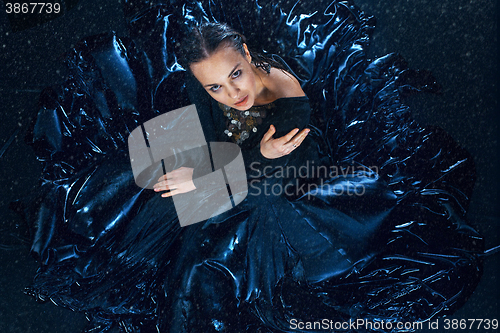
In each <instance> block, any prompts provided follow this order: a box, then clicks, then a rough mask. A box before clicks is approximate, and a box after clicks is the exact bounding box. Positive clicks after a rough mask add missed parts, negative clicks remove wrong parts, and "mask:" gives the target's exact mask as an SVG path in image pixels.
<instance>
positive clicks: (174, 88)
mask: <svg viewBox="0 0 500 333" xmlns="http://www.w3.org/2000/svg"><path fill="white" fill-rule="evenodd" d="M233 5H234V4H233ZM230 6H231V3H230V2H229V1H227V2H210V3H207V4H204V3H196V2H184V3H182V4H161V3H157V4H156V3H155V5H151V4H149V3H148V4H147V5H146V6H144V7H142V5H137V4H136V3H134V4H132V3H126V4H125V14H126V15H127V16H128V17H129V19H130V29H131V37H132V39H127V38H119V37H117V36H115V35H114V34H104V35H100V36H93V37H89V38H87V39H86V40H84V41H82V42H81V43H80V44H78V45H77V46H76V47H75V48H74V49H73V50H72V52H70V53H69V56H68V61H69V63H70V66H71V68H72V69H73V74H72V75H71V76H70V78H69V79H68V80H67V81H66V82H64V83H63V84H62V85H60V86H55V87H53V88H48V89H47V90H45V91H44V93H43V94H42V96H41V98H40V110H39V113H38V116H37V118H36V120H35V121H34V123H33V127H32V130H31V131H30V134H29V135H28V139H29V140H30V142H31V143H32V145H33V146H34V148H35V150H36V151H37V154H38V156H39V158H40V159H41V160H42V161H44V178H43V179H42V183H41V186H40V190H39V191H38V193H35V194H34V195H33V197H32V199H31V201H30V202H29V203H27V205H26V209H25V212H26V216H27V218H28V219H29V220H30V221H31V222H32V224H33V230H34V233H33V236H34V238H33V247H32V251H33V254H34V255H35V256H36V257H37V258H38V260H40V263H41V265H40V269H39V272H38V274H37V276H36V277H35V280H34V283H33V285H32V286H31V287H30V288H29V292H30V293H31V294H33V295H34V296H36V297H38V298H39V299H44V300H47V299H50V300H52V301H53V302H54V303H56V304H58V305H61V306H65V307H68V308H71V309H73V310H77V311H85V312H86V313H87V314H88V315H89V317H90V318H91V326H89V331H92V332H100V331H102V332H105V331H106V330H108V329H111V328H112V327H118V326H120V327H121V328H122V329H123V330H124V331H127V332H150V331H153V330H154V331H159V332H210V331H215V332H259V330H260V331H261V332H266V331H270V332H287V331H300V330H297V329H295V328H296V327H294V323H297V322H298V321H300V322H315V321H316V322H319V321H321V320H322V319H325V318H326V319H328V320H331V321H332V322H333V323H342V322H348V321H349V320H355V319H358V318H361V319H364V320H366V322H371V323H376V322H379V321H384V322H385V323H395V322H398V321H408V322H409V321H413V322H415V321H420V320H427V319H429V318H433V317H435V316H438V315H443V314H446V313H450V312H452V311H454V310H455V309H456V308H457V307H459V306H460V305H461V304H463V302H465V300H466V299H467V297H468V296H469V295H470V294H471V293H472V291H473V290H474V288H475V286H476V285H477V283H478V280H479V278H480V276H481V261H480V256H479V255H478V254H479V253H482V251H483V241H482V237H481V236H480V235H478V234H477V233H476V232H475V231H474V230H473V229H472V228H471V227H469V226H468V225H467V223H466V221H465V218H464V216H465V212H466V209H467V205H468V200H469V197H470V193H471V190H472V186H473V181H474V167H473V162H472V160H471V158H470V156H469V154H468V153H467V152H466V151H464V150H463V149H461V148H460V147H459V146H458V145H457V144H456V143H455V142H454V141H453V140H452V139H451V138H450V137H449V136H448V135H447V134H446V133H444V132H443V131H442V130H440V129H438V128H422V127H420V126H419V125H418V124H416V123H415V122H414V121H413V120H412V119H411V115H410V113H409V110H408V108H407V107H406V106H405V105H404V104H403V102H402V100H401V99H402V96H403V95H404V93H406V92H413V91H418V90H425V89H431V88H432V87H434V82H433V81H432V78H431V77H429V76H428V75H426V73H422V72H418V71H411V70H408V69H407V68H406V65H405V64H404V62H403V61H402V59H401V58H400V57H399V56H398V55H395V54H391V55H388V56H385V57H382V58H379V59H376V60H375V61H368V60H367V59H366V57H365V55H364V51H363V49H364V47H365V46H366V43H367V42H368V38H369V35H370V32H371V30H372V29H373V20H372V18H370V17H367V16H366V15H364V14H363V13H362V12H360V11H359V10H358V9H357V8H356V7H354V5H352V4H351V3H350V2H345V1H343V2H333V3H332V4H330V5H329V6H328V8H326V9H325V10H324V11H323V13H322V14H316V15H310V16H307V15H305V16H300V19H298V18H297V17H296V16H295V15H294V14H293V13H296V12H297V10H302V11H303V12H304V13H306V12H310V11H309V10H308V9H307V8H297V7H295V8H294V9H293V10H294V11H292V10H291V9H289V11H288V14H285V13H286V12H287V11H286V10H287V9H286V8H281V10H280V8H278V7H276V6H271V5H270V4H265V5H262V6H261V5H259V4H257V3H254V4H250V3H245V4H240V6H243V7H245V6H250V7H252V8H251V9H252V11H250V12H249V13H251V15H250V16H251V17H249V18H248V20H247V21H250V22H252V23H253V24H254V25H253V27H254V28H255V29H261V28H263V27H266V26H273V27H274V28H275V29H274V30H272V29H271V30H269V31H272V33H271V35H272V36H271V37H273V38H274V39H272V40H275V41H277V43H276V45H275V47H276V46H277V49H272V47H273V46H272V45H270V48H269V50H270V51H272V52H274V53H280V55H281V56H283V58H284V59H285V60H284V61H286V63H287V64H289V65H290V67H291V70H293V71H295V72H296V74H297V75H298V77H299V79H301V82H302V86H303V89H304V91H305V92H306V94H307V96H308V97H292V98H282V99H278V100H276V101H274V102H273V103H271V104H269V105H264V106H260V107H256V108H252V109H250V110H248V114H243V115H241V114H237V113H236V112H235V111H234V110H229V109H227V108H225V107H224V106H222V105H218V104H217V103H215V102H214V101H212V100H210V98H209V97H208V95H206V93H202V92H200V91H199V87H197V86H196V83H195V82H193V81H192V78H187V80H185V79H184V76H183V75H184V74H183V71H182V68H180V67H179V66H178V65H176V59H175V53H174V52H172V51H171V50H172V48H173V45H175V43H176V41H177V40H178V39H179V38H181V37H180V36H179V35H178V33H177V31H181V30H182V29H181V30H176V29H177V28H179V27H180V26H182V24H184V23H186V22H192V21H200V20H201V19H202V18H203V17H207V18H208V19H210V20H216V21H217V20H225V21H228V22H229V23H231V24H232V25H233V26H234V27H235V28H236V29H239V30H240V31H243V32H244V33H245V34H247V37H248V39H249V40H252V39H251V37H255V39H256V42H259V38H261V39H262V38H263V37H262V36H260V37H259V36H258V35H254V36H252V35H251V33H249V30H248V29H249V27H245V26H241V25H243V24H245V23H244V22H245V21H238V20H237V19H235V18H234V16H232V15H229V14H228V13H229V12H227V11H226V9H225V8H230ZM203 8H204V9H205V10H204V11H202V10H201V9H203ZM247 9H248V8H247ZM207 13H208V14H207ZM167 14H168V15H167ZM252 15H255V17H253V16H252ZM265 18H266V19H265ZM231 20H232V21H231ZM238 22H239V23H238ZM242 22H243V23H242ZM304 27H307V28H305V29H304ZM146 28H147V29H146ZM245 28H247V29H245ZM158 32H161V36H163V37H164V38H163V39H161V38H160V39H158V34H157V33H158ZM249 34H250V36H248V35H249ZM266 38H267V37H266ZM295 42H296V44H295ZM262 45H266V44H262ZM273 45H274V44H273ZM320 46H321V47H320ZM280 50H281V51H282V52H279V51H280ZM280 61H281V60H280ZM184 82H187V83H186V84H184ZM165 96H169V97H170V98H165ZM191 103H195V104H196V106H197V109H198V112H199V116H200V119H201V122H202V125H203V131H204V133H205V137H206V139H207V141H231V140H233V139H235V141H236V143H237V144H239V146H240V147H241V149H242V153H243V157H244V160H245V167H246V170H247V177H248V188H249V192H248V195H247V197H246V198H245V200H244V201H243V202H241V203H240V204H238V205H237V206H236V207H234V208H233V209H231V210H229V211H226V212H224V213H222V214H220V215H217V216H215V217H213V218H210V219H208V220H206V221H203V222H200V223H197V224H193V225H190V226H187V227H180V225H179V221H178V218H177V213H176V211H175V208H174V206H173V204H172V199H171V198H161V197H160V196H159V195H158V194H156V193H154V192H153V191H150V190H145V189H141V188H139V187H138V186H137V185H136V184H135V182H134V177H133V175H132V171H131V167H130V159H129V156H128V152H127V145H126V143H127V137H128V134H129V133H130V132H131V131H132V130H134V129H135V128H136V127H137V126H139V125H140V124H142V123H143V122H144V121H147V120H149V119H151V118H152V117H154V116H157V115H158V114H161V113H162V112H168V111H169V110H173V109H175V108H177V107H180V106H184V105H188V104H191ZM231 120H235V122H232V121H231ZM238 122H239V123H238ZM270 124H274V125H275V126H276V128H277V129H278V133H277V134H276V136H281V135H283V134H285V133H287V132H288V131H290V130H291V129H293V128H295V127H299V128H304V127H308V128H310V129H311V132H310V134H309V135H308V137H307V138H306V140H305V141H304V142H303V144H302V145H301V146H300V147H298V148H297V149H296V150H295V151H294V152H292V153H291V154H290V155H287V156H285V157H282V158H279V159H274V160H268V159H266V158H264V157H263V156H262V155H261V154H260V149H259V142H260V139H261V138H262V135H263V133H264V132H265V131H266V130H267V129H268V127H269V125H270ZM238 127H239V128H238ZM242 128H243V130H242ZM244 130H246V134H244V135H243V134H242V133H243V131H244ZM229 134H231V135H229ZM252 163H253V164H252ZM331 325H333V324H331ZM386 327H387V326H386ZM330 328H331V329H332V330H333V329H334V328H335V329H338V327H336V326H331V327H330ZM316 329H317V330H319V329H318V328H317V327H316ZM348 330H352V331H370V330H377V328H370V327H366V326H359V327H355V328H353V327H352V326H350V327H349V328H348ZM306 331H311V330H306ZM312 331H314V330H312Z"/></svg>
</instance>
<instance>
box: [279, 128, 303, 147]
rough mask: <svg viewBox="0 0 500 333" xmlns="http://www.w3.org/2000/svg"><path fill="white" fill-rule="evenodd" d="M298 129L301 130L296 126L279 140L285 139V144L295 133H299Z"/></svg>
mask: <svg viewBox="0 0 500 333" xmlns="http://www.w3.org/2000/svg"><path fill="white" fill-rule="evenodd" d="M298 131H299V129H298V128H295V129H293V130H291V131H290V132H288V133H287V134H286V135H285V136H282V137H281V138H279V139H278V140H280V141H283V144H285V143H288V142H289V141H290V140H292V138H293V137H294V136H295V134H297V132H298Z"/></svg>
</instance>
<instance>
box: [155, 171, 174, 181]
mask: <svg viewBox="0 0 500 333" xmlns="http://www.w3.org/2000/svg"><path fill="white" fill-rule="evenodd" d="M172 178H173V175H172V173H171V172H167V173H166V174H164V175H163V176H161V177H160V178H158V182H161V181H165V180H168V179H172Z"/></svg>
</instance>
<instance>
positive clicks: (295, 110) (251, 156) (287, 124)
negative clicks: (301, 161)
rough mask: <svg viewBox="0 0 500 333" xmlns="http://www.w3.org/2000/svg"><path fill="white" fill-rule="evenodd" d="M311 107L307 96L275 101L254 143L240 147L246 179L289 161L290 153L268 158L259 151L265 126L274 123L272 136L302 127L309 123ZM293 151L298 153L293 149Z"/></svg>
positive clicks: (279, 135)
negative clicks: (269, 118)
mask: <svg viewBox="0 0 500 333" xmlns="http://www.w3.org/2000/svg"><path fill="white" fill-rule="evenodd" d="M310 115H311V109H310V107H309V102H308V99H307V98H300V99H299V98H285V99H280V100H278V101H277V105H276V109H275V110H274V113H273V117H271V120H270V121H269V122H267V124H266V125H263V126H262V127H263V128H262V130H261V131H260V135H259V137H258V140H255V141H254V142H256V144H253V146H251V147H248V148H246V147H244V148H242V153H243V160H244V161H245V169H246V173H247V179H258V178H261V177H265V176H268V175H270V174H272V173H273V172H274V171H276V168H280V167H283V166H286V165H287V164H288V163H289V161H290V155H285V156H282V157H279V158H275V159H268V158H266V157H264V156H263V155H262V153H261V152H260V141H261V140H262V137H263V136H264V134H265V133H266V132H267V130H268V129H269V128H268V127H265V126H270V125H274V127H275V128H276V133H275V135H274V138H280V137H282V136H284V135H286V134H287V133H288V132H290V131H291V130H293V129H294V128H299V129H300V130H302V129H304V128H305V127H306V126H307V124H308V123H309V119H310ZM295 153H300V152H298V151H295Z"/></svg>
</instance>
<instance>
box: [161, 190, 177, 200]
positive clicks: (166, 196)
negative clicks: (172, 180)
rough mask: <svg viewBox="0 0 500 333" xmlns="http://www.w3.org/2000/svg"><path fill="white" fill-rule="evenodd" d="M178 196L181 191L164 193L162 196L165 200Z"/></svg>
mask: <svg viewBox="0 0 500 333" xmlns="http://www.w3.org/2000/svg"><path fill="white" fill-rule="evenodd" d="M176 194H179V191H177V190H173V191H170V192H167V193H163V194H162V195H161V196H162V197H163V198H168V197H171V196H174V195H176Z"/></svg>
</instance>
